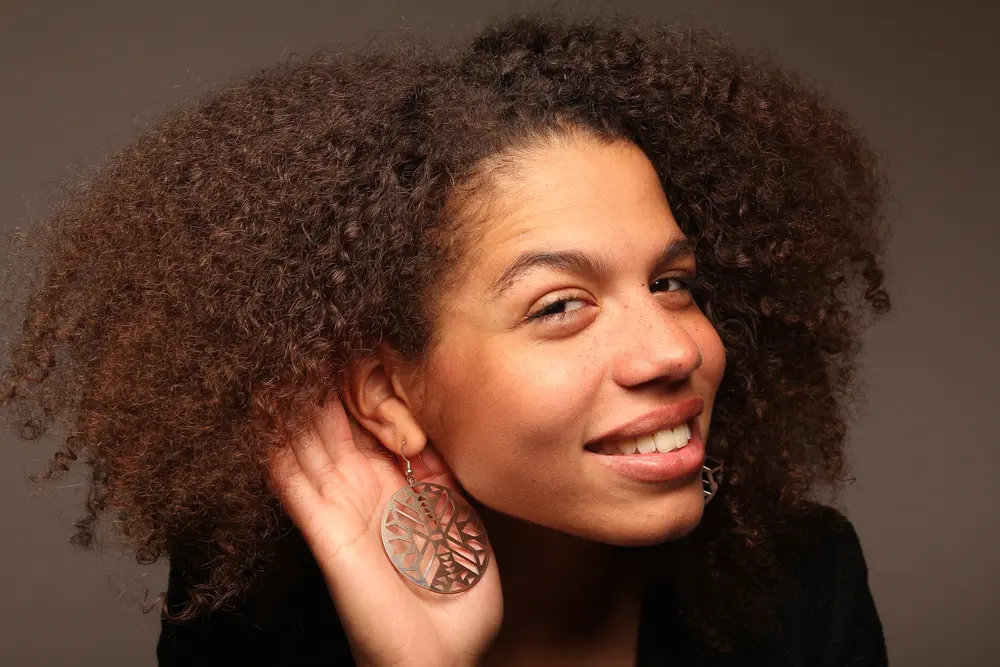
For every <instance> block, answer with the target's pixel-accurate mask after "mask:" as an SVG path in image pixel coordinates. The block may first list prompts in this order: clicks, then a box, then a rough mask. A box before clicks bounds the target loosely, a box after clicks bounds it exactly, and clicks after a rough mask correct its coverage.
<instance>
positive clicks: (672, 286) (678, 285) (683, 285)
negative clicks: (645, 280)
mask: <svg viewBox="0 0 1000 667" xmlns="http://www.w3.org/2000/svg"><path fill="white" fill-rule="evenodd" d="M693 282H694V281H693V280H690V279H688V278H682V277H679V276H672V277H669V278H658V279H656V280H654V281H653V282H652V284H650V286H649V291H650V292H678V291H680V290H689V289H691V283H693Z"/></svg>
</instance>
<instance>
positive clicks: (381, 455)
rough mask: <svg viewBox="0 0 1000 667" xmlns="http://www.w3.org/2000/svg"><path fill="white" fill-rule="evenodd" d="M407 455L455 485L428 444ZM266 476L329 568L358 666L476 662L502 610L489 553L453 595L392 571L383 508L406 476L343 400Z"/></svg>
mask: <svg viewBox="0 0 1000 667" xmlns="http://www.w3.org/2000/svg"><path fill="white" fill-rule="evenodd" d="M407 458H408V459H409V460H410V463H411V465H412V467H413V473H414V475H415V476H416V478H417V479H418V480H419V481H422V482H432V483H434V484H441V485H443V486H446V487H448V488H449V489H451V490H452V491H455V490H456V489H457V485H456V484H455V480H454V478H453V477H452V475H451V472H450V471H449V470H448V467H447V465H446V464H445V462H444V460H443V459H442V458H441V457H440V455H438V454H437V453H436V452H435V451H434V450H433V449H431V448H430V447H428V448H427V449H425V451H424V452H423V454H422V455H421V457H419V458H418V457H416V456H410V457H407ZM270 475H271V484H272V487H273V488H274V490H275V491H276V493H277V494H278V496H279V497H280V498H281V501H282V504H283V505H284V507H285V510H286V512H288V515H289V516H290V517H291V518H292V520H293V521H294V522H295V524H296V526H297V527H298V529H299V531H300V532H301V533H302V535H303V537H304V538H305V540H306V543H307V544H308V545H309V548H310V550H311V551H312V554H313V557H314V558H315V559H316V561H317V562H318V564H319V566H320V568H321V570H322V572H323V575H324V578H325V579H326V583H327V586H328V588H329V590H330V594H331V596H332V598H333V602H334V604H335V605H336V608H337V613H338V616H339V618H340V620H341V623H342V624H343V626H344V629H345V630H346V632H347V635H348V639H349V641H350V643H351V648H352V650H353V652H354V656H355V660H356V661H357V663H358V664H359V665H366V666H370V667H383V666H389V665H392V666H394V667H400V666H404V665H405V666H413V667H418V666H423V665H427V666H432V665H433V666H434V667H449V666H458V665H474V664H476V663H477V661H478V659H479V657H480V656H482V655H483V654H484V653H485V652H486V650H487V649H488V648H489V645H490V643H491V642H492V640H493V638H494V637H495V636H496V633H497V631H498V630H499V628H500V622H501V620H502V617H503V598H502V595H501V592H500V576H499V572H498V569H497V565H496V562H495V560H494V558H493V554H492V553H491V554H490V556H489V561H490V562H489V565H488V567H487V568H486V571H485V573H484V574H483V577H482V579H480V580H479V582H478V583H476V584H475V585H474V586H473V587H472V588H470V589H469V590H467V591H464V592H462V593H457V594H450V595H446V594H441V593H435V592H431V591H428V590H425V589H423V588H421V587H419V586H417V585H415V584H413V583H410V582H409V581H407V580H406V579H405V578H404V577H403V576H402V575H401V574H400V573H399V572H397V571H396V569H395V567H394V566H393V565H392V563H391V562H390V560H389V557H388V556H387V555H386V553H385V550H384V547H383V544H382V532H381V524H382V512H383V509H384V508H385V506H386V504H387V503H389V501H390V499H391V498H392V496H393V494H394V493H396V491H398V490H399V489H400V488H402V487H404V486H406V485H407V481H406V478H405V477H404V475H403V473H402V471H401V470H400V468H399V466H398V465H396V463H395V462H394V460H393V459H392V457H391V454H390V453H389V451H388V450H386V449H385V448H383V447H382V445H381V444H380V443H379V442H378V441H377V440H375V438H374V437H373V436H372V435H371V434H370V433H368V432H367V431H365V430H364V429H363V428H362V427H361V426H360V425H358V424H357V422H356V421H354V420H353V419H352V418H351V417H350V416H349V415H348V414H347V413H346V411H345V410H344V407H343V404H342V403H341V402H340V400H338V399H331V401H330V402H329V403H328V404H327V405H326V406H324V408H323V410H322V411H321V412H320V413H319V415H318V417H317V419H316V420H315V422H314V424H313V428H312V429H310V430H309V431H307V432H306V433H305V434H304V435H303V436H301V437H299V438H297V439H296V440H295V441H293V442H292V443H291V444H290V445H289V446H287V447H284V448H281V449H280V450H277V451H276V452H275V454H274V455H273V457H272V459H271V463H270ZM455 492H456V493H457V491H455Z"/></svg>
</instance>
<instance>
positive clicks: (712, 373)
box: [693, 318, 726, 395]
mask: <svg viewBox="0 0 1000 667" xmlns="http://www.w3.org/2000/svg"><path fill="white" fill-rule="evenodd" d="M693 336H694V338H695V340H696V341H697V342H698V347H699V348H700V349H701V357H702V364H701V368H699V369H698V370H699V371H700V372H701V375H702V376H703V377H704V380H705V382H706V383H708V384H709V385H710V386H711V389H712V394H713V395H714V394H715V391H716V390H717V389H718V388H719V384H720V383H721V382H722V376H723V375H725V372H726V349H725V347H723V345H722V339H721V338H720V337H719V333H718V332H717V331H716V330H715V328H714V327H713V326H712V324H711V322H709V321H708V319H707V318H706V319H705V321H704V322H703V323H700V324H699V325H698V326H697V328H696V329H695V331H694V332H693Z"/></svg>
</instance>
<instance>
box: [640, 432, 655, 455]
mask: <svg viewBox="0 0 1000 667" xmlns="http://www.w3.org/2000/svg"><path fill="white" fill-rule="evenodd" d="M635 446H636V449H638V450H639V453H640V454H652V453H653V452H655V451H656V442H655V441H654V440H653V436H651V435H644V436H642V437H641V438H637V439H636V441H635Z"/></svg>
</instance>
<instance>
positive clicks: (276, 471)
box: [269, 447, 316, 518]
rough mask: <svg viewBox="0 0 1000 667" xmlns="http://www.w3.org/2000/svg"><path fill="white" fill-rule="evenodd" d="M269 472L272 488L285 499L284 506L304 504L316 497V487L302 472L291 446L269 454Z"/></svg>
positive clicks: (292, 506)
mask: <svg viewBox="0 0 1000 667" xmlns="http://www.w3.org/2000/svg"><path fill="white" fill-rule="evenodd" d="M269 472H270V478H271V484H272V486H273V487H274V488H273V490H274V492H275V493H276V494H277V495H278V497H279V498H282V499H284V500H285V501H286V507H288V508H290V509H291V508H295V507H299V506H302V505H306V504H308V503H309V502H310V501H312V500H314V499H315V498H316V487H314V486H313V483H312V481H311V480H310V479H309V478H308V476H307V475H306V474H305V472H303V470H302V467H301V466H300V465H299V462H298V458H297V457H296V456H295V452H294V451H293V449H292V448H291V447H282V448H281V449H278V450H276V451H275V452H274V453H273V454H272V455H271V461H270V464H269ZM293 518H294V517H293Z"/></svg>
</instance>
